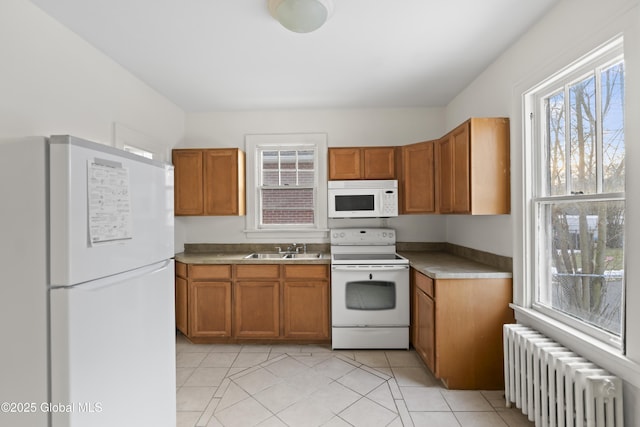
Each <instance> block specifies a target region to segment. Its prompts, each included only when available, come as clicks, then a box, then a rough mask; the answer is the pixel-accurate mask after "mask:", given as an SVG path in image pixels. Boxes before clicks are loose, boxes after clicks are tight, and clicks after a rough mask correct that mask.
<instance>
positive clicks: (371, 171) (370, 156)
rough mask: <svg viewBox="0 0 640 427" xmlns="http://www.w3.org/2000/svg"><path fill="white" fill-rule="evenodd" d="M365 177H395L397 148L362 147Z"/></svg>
mask: <svg viewBox="0 0 640 427" xmlns="http://www.w3.org/2000/svg"><path fill="white" fill-rule="evenodd" d="M362 162H363V165H364V167H363V175H362V177H363V178H364V179H395V177H396V172H395V148H394V147H364V148H362Z"/></svg>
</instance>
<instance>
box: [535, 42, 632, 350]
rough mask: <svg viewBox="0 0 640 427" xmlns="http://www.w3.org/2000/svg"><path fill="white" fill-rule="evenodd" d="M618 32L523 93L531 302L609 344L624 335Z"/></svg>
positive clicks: (619, 342) (621, 104) (619, 343)
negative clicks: (528, 167)
mask: <svg viewBox="0 0 640 427" xmlns="http://www.w3.org/2000/svg"><path fill="white" fill-rule="evenodd" d="M624 77H625V76H624V58H623V53H622V40H616V41H615V42H613V43H610V44H608V45H607V46H605V47H602V48H600V49H598V50H597V51H595V52H593V53H592V54H590V55H588V56H587V57H585V58H584V59H583V60H581V61H579V62H578V63H576V64H574V65H572V66H571V67H569V68H567V69H566V70H564V71H562V72H560V73H558V74H557V75H555V76H553V77H552V78H550V79H549V80H547V81H545V82H543V83H542V84H540V85H539V86H538V87H536V88H534V89H533V90H532V91H530V92H529V93H528V94H527V95H526V99H527V103H528V107H527V111H526V114H527V115H528V117H527V119H530V120H531V126H530V130H531V139H530V141H529V142H530V143H529V151H528V153H529V155H530V156H531V157H530V161H531V162H530V163H529V164H531V165H532V171H531V174H530V175H529V179H530V184H531V198H530V201H531V203H530V205H529V206H530V210H529V212H528V213H527V215H528V216H529V219H530V220H529V224H531V227H530V231H529V233H528V242H529V254H530V256H531V257H532V258H533V261H532V263H531V265H532V268H531V270H532V271H531V274H530V283H531V284H532V286H531V288H532V291H533V296H532V306H533V308H534V309H536V310H538V311H541V312H543V313H545V314H547V315H549V316H551V317H553V318H555V319H557V320H560V321H562V322H564V323H566V324H568V325H570V326H572V327H575V328H577V329H579V330H581V331H583V332H586V333H588V334H590V335H592V336H594V337H596V338H598V339H600V340H602V341H604V342H607V343H608V344H612V345H614V346H617V347H618V348H622V347H623V342H624V287H625V275H624V263H625V257H624V243H625V242H624V229H625V138H624V105H625V102H624Z"/></svg>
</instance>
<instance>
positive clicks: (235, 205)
mask: <svg viewBox="0 0 640 427" xmlns="http://www.w3.org/2000/svg"><path fill="white" fill-rule="evenodd" d="M172 159H173V165H174V167H175V172H174V176H175V196H174V197H175V215H244V214H245V170H244V169H245V159H244V152H243V151H241V150H239V149H237V148H220V149H218V148H211V149H178V150H173V153H172Z"/></svg>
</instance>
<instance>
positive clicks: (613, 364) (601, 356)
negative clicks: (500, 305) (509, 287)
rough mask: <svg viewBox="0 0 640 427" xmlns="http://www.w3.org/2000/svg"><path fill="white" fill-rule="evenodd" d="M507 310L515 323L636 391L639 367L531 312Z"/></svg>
mask: <svg viewBox="0 0 640 427" xmlns="http://www.w3.org/2000/svg"><path fill="white" fill-rule="evenodd" d="M510 306H511V308H513V310H514V311H515V315H516V320H517V321H518V323H522V324H524V325H526V326H530V327H532V328H534V329H537V330H539V331H540V332H541V333H543V334H545V335H547V336H549V337H550V338H553V339H554V340H556V341H557V342H559V343H560V344H562V345H564V346H566V347H567V348H569V349H571V350H572V351H574V352H576V353H578V354H579V355H581V356H582V357H585V358H587V359H589V360H591V361H592V362H593V363H595V364H596V365H599V366H601V367H602V368H603V369H606V370H607V371H609V372H611V373H612V374H614V375H617V376H618V377H620V378H622V379H623V380H624V381H626V382H628V383H630V384H632V385H633V386H634V387H637V388H640V364H638V363H637V362H634V361H633V360H631V359H629V358H627V357H626V356H624V355H623V354H621V353H620V351H619V350H618V349H616V348H614V347H611V346H608V345H606V344H604V343H602V342H600V341H598V340H596V339H594V338H593V337H591V336H589V335H587V334H585V333H583V332H581V331H578V330H576V329H573V328H570V327H568V326H567V325H565V324H564V323H561V322H558V321H557V320H555V319H552V318H550V317H548V316H545V315H544V314H541V313H539V312H537V311H535V310H532V309H529V308H525V307H520V306H517V305H515V304H510Z"/></svg>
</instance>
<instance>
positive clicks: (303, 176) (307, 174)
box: [298, 170, 315, 187]
mask: <svg viewBox="0 0 640 427" xmlns="http://www.w3.org/2000/svg"><path fill="white" fill-rule="evenodd" d="M314 182H315V172H314V171H312V170H311V171H307V170H302V171H299V172H298V185H302V186H306V187H311V186H313V184H314Z"/></svg>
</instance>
